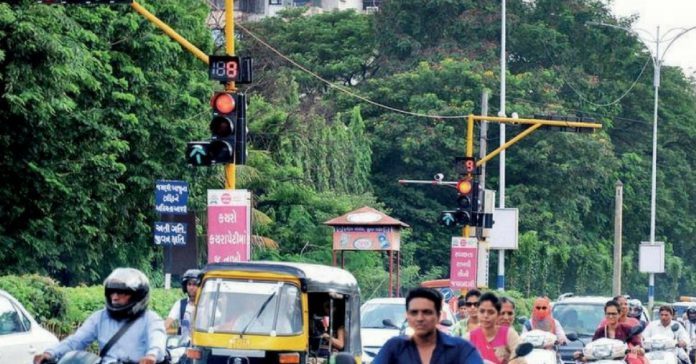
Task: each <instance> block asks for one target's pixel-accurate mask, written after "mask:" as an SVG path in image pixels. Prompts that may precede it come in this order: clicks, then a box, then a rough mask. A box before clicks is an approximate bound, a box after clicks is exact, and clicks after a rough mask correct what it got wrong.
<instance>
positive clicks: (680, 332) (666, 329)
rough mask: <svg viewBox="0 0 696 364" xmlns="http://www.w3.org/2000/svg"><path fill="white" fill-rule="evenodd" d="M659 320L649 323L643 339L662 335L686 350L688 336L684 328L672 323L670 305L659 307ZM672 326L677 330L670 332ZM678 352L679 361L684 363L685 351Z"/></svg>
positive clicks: (672, 310) (672, 314)
mask: <svg viewBox="0 0 696 364" xmlns="http://www.w3.org/2000/svg"><path fill="white" fill-rule="evenodd" d="M659 312H660V319H659V320H655V321H651V322H650V324H649V325H648V327H647V328H646V329H645V331H643V339H648V338H650V337H653V336H655V335H662V336H665V337H668V338H674V339H675V340H677V346H678V347H679V348H681V349H683V350H687V347H688V345H689V335H688V334H687V333H686V330H685V329H684V326H682V325H681V324H679V323H678V322H677V321H674V320H673V318H674V309H672V306H670V305H664V306H660V311H659ZM672 325H676V327H678V329H677V330H676V331H673V330H672ZM683 350H680V352H678V353H677V354H678V356H679V359H680V360H682V361H684V359H685V358H686V351H683Z"/></svg>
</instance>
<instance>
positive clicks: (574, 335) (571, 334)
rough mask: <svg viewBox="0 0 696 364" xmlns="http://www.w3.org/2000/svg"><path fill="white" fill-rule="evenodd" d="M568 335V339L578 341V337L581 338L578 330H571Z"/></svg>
mask: <svg viewBox="0 0 696 364" xmlns="http://www.w3.org/2000/svg"><path fill="white" fill-rule="evenodd" d="M566 337H567V338H568V340H570V341H578V339H579V337H578V333H577V332H569V333H566Z"/></svg>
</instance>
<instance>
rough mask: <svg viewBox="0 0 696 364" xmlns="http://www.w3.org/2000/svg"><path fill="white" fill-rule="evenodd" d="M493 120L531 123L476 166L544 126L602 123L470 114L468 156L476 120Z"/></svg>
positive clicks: (471, 153)
mask: <svg viewBox="0 0 696 364" xmlns="http://www.w3.org/2000/svg"><path fill="white" fill-rule="evenodd" d="M484 120H485V121H493V122H499V123H506V124H526V125H531V126H530V127H529V128H528V129H526V130H524V131H523V132H521V133H519V134H517V135H516V136H515V137H514V138H512V139H510V140H509V141H508V142H507V143H505V144H503V145H501V146H500V147H499V148H498V149H496V150H494V151H492V152H490V153H488V154H487V155H486V156H485V157H484V158H482V159H480V160H478V161H477V162H476V166H477V167H479V166H481V165H483V164H485V163H486V162H488V161H489V160H491V159H493V157H495V156H497V155H498V154H500V152H502V151H504V150H505V149H507V148H508V147H510V146H512V145H513V144H515V143H517V142H518V141H520V140H522V139H523V138H524V137H526V136H527V135H529V134H531V133H532V132H534V131H535V130H537V129H539V128H541V127H542V126H557V127H567V128H589V129H601V128H602V124H598V123H588V122H584V121H561V120H543V119H515V118H504V117H496V116H476V115H469V117H468V123H467V133H466V138H467V141H466V156H467V157H473V156H474V121H484Z"/></svg>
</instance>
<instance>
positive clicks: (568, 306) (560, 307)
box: [553, 303, 604, 336]
mask: <svg viewBox="0 0 696 364" xmlns="http://www.w3.org/2000/svg"><path fill="white" fill-rule="evenodd" d="M553 317H554V318H555V319H556V320H558V321H559V322H560V323H561V326H563V330H564V331H565V332H566V333H569V332H575V333H577V334H578V335H579V336H592V335H594V332H595V330H597V327H598V326H599V323H600V322H601V321H602V318H604V305H603V304H597V303H556V304H554V305H553Z"/></svg>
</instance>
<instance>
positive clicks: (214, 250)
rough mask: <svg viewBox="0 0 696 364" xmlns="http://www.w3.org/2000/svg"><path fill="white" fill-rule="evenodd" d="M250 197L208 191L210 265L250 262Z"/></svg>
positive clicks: (243, 192) (239, 192)
mask: <svg viewBox="0 0 696 364" xmlns="http://www.w3.org/2000/svg"><path fill="white" fill-rule="evenodd" d="M250 225H251V194H250V193H249V192H248V191H247V190H208V263H223V262H247V261H249V260H250V259H251V249H250V242H251V239H250V237H251V229H250Z"/></svg>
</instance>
